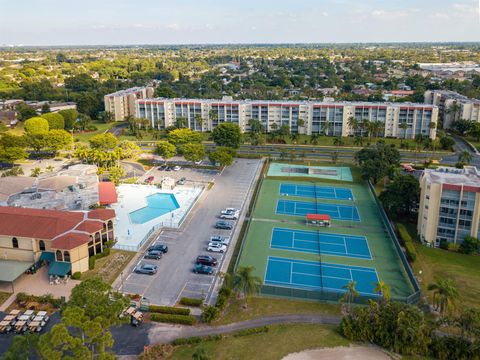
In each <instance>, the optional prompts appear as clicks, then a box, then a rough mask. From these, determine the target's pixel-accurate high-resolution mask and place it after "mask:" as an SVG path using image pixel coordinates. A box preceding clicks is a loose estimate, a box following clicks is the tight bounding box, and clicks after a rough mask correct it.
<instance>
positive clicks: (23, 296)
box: [17, 292, 30, 302]
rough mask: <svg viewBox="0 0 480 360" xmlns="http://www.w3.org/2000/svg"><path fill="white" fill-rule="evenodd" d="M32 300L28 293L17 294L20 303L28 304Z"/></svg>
mask: <svg viewBox="0 0 480 360" xmlns="http://www.w3.org/2000/svg"><path fill="white" fill-rule="evenodd" d="M29 300H30V295H27V294H26V293H24V292H19V293H18V294H17V301H18V302H27V301H29Z"/></svg>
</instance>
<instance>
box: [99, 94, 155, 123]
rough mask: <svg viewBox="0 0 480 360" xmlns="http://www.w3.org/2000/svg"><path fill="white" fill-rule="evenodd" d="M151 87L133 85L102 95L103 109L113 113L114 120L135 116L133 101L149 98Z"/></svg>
mask: <svg viewBox="0 0 480 360" xmlns="http://www.w3.org/2000/svg"><path fill="white" fill-rule="evenodd" d="M153 93H154V90H153V88H152V87H148V86H147V87H134V88H130V89H126V90H120V91H117V92H114V93H112V94H108V95H105V96H104V98H103V99H104V102H105V111H108V112H111V113H112V114H114V118H115V121H122V120H125V118H127V117H128V116H135V101H136V100H138V99H146V98H151V97H152V96H153Z"/></svg>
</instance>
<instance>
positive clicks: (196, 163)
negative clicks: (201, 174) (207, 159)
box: [195, 160, 203, 165]
mask: <svg viewBox="0 0 480 360" xmlns="http://www.w3.org/2000/svg"><path fill="white" fill-rule="evenodd" d="M202 162H203V160H198V161H195V165H200V164H201V163H202Z"/></svg>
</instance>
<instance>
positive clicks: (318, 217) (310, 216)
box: [307, 214, 330, 221]
mask: <svg viewBox="0 0 480 360" xmlns="http://www.w3.org/2000/svg"><path fill="white" fill-rule="evenodd" d="M307 220H323V221H325V220H330V215H327V214H307Z"/></svg>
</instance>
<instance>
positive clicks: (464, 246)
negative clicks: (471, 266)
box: [458, 236, 478, 254]
mask: <svg viewBox="0 0 480 360" xmlns="http://www.w3.org/2000/svg"><path fill="white" fill-rule="evenodd" d="M477 250H478V239H477V238H475V237H473V236H465V238H464V239H463V242H462V243H461V244H460V246H459V248H458V252H460V253H462V254H473V253H474V252H476V251H477Z"/></svg>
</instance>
